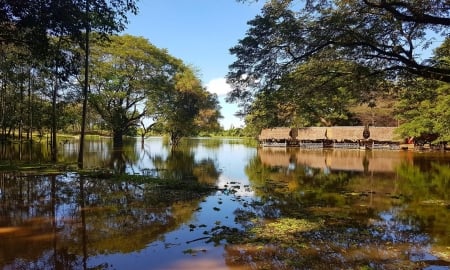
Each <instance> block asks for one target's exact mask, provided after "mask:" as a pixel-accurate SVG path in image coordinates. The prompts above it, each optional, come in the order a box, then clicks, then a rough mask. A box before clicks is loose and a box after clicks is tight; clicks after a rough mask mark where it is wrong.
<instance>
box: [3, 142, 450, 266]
mask: <svg viewBox="0 0 450 270" xmlns="http://www.w3.org/2000/svg"><path fill="white" fill-rule="evenodd" d="M192 142H193V143H192V144H190V145H189V144H188V145H181V146H180V148H178V149H176V150H174V151H172V150H171V149H170V147H169V146H167V145H164V143H162V141H161V140H160V139H149V140H146V141H145V142H144V147H143V145H142V142H141V141H140V140H139V141H137V142H134V143H133V142H131V143H130V144H129V145H126V146H125V148H123V149H121V150H120V151H118V150H114V151H113V150H112V149H111V148H110V145H109V142H108V141H107V140H106V139H102V140H98V141H95V142H92V143H91V144H89V143H88V144H87V147H88V148H89V149H90V150H89V151H87V152H86V153H87V154H86V156H85V158H86V159H87V160H88V162H85V163H86V165H87V166H89V167H90V168H91V169H92V168H102V169H107V170H101V171H100V172H101V173H99V175H100V176H102V177H92V176H87V175H80V174H76V173H71V172H63V173H52V174H46V173H42V172H41V173H37V172H34V171H31V170H27V171H21V172H19V171H9V172H2V173H1V174H0V243H1V244H0V268H5V269H87V268H90V269H126V268H127V267H128V268H129V267H132V266H133V267H134V269H152V268H153V269H180V267H182V268H187V267H191V266H192V267H194V266H197V267H198V268H199V269H204V268H205V267H206V266H207V265H209V266H211V265H213V266H214V267H210V268H211V269H215V268H222V269H234V268H236V269H237V268H241V269H318V268H323V269H329V268H330V267H332V268H335V269H341V268H342V269H371V268H372V269H421V268H426V267H429V266H434V267H435V268H436V267H439V266H440V267H447V268H448V267H449V260H450V256H449V247H450V225H449V223H448V220H450V212H449V209H450V198H449V196H450V192H449V190H450V186H449V185H450V181H449V177H450V169H449V167H450V161H449V160H450V159H449V157H448V155H446V154H442V155H440V154H438V155H431V154H430V155H426V154H420V155H417V154H414V153H410V152H395V151H393V152H386V151H380V152H377V151H371V152H369V151H313V150H310V151H303V150H300V149H282V150H281V151H280V150H274V149H272V150H263V149H258V150H257V151H256V149H255V148H253V147H246V146H244V145H242V144H238V143H236V142H235V141H233V142H232V143H229V142H227V141H221V140H199V139H197V140H193V141H192ZM72 148H73V149H77V147H70V148H67V149H65V150H64V151H62V153H61V155H62V156H61V160H64V161H65V162H70V160H72V158H74V159H73V160H76V155H73V153H71V152H70V151H69V149H72ZM36 156H39V155H36ZM72 156H73V157H72ZM41 157H42V155H41ZM242 160H243V161H242ZM229 164H233V166H230V165H229ZM238 172H239V173H238ZM118 173H119V174H121V173H127V174H128V175H129V176H128V177H116V176H114V175H115V174H118ZM135 174H146V175H148V176H149V177H150V178H151V177H161V178H164V179H172V180H176V181H178V182H177V183H178V185H179V186H178V187H177V188H178V189H177V188H174V189H162V188H155V186H154V185H153V184H152V183H150V182H149V179H142V178H140V177H137V176H136V177H133V176H134V175H135ZM241 175H244V176H241ZM192 182H201V183H207V184H213V185H218V190H216V191H214V192H212V193H208V194H206V195H205V194H200V195H199V194H196V193H193V192H183V191H182V188H180V187H181V186H182V185H183V183H192ZM224 256H225V259H224ZM156 261H158V262H156Z"/></svg>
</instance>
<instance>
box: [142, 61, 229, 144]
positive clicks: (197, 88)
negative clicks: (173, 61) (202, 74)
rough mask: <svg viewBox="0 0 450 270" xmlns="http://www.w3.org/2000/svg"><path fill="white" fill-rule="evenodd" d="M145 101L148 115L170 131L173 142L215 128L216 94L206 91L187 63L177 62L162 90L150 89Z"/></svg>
mask: <svg viewBox="0 0 450 270" xmlns="http://www.w3.org/2000/svg"><path fill="white" fill-rule="evenodd" d="M147 101H148V103H147V106H148V109H149V111H148V115H149V116H151V117H152V118H153V119H154V121H155V122H156V123H155V125H156V126H157V127H158V128H159V129H160V130H161V131H162V132H166V133H168V134H169V135H170V140H171V143H172V145H173V146H177V145H178V143H179V141H180V140H181V138H182V137H185V136H190V135H196V134H197V133H198V132H199V131H201V130H214V129H219V123H218V119H219V118H220V117H221V116H220V113H219V110H220V107H219V103H218V100H217V95H213V94H210V93H208V92H207V91H206V90H205V89H204V88H203V87H202V85H201V81H200V80H199V79H198V78H197V77H196V75H195V73H194V71H193V70H192V69H191V68H189V67H187V66H180V68H179V70H178V72H177V74H176V75H175V76H174V77H173V80H171V81H168V84H166V86H165V88H164V89H163V91H152V93H151V95H150V97H149V98H148V100H147Z"/></svg>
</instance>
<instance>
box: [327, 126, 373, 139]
mask: <svg viewBox="0 0 450 270" xmlns="http://www.w3.org/2000/svg"><path fill="white" fill-rule="evenodd" d="M363 131H364V127H363V126H358V127H329V128H328V129H327V137H328V139H330V140H336V141H344V140H350V141H357V140H360V139H363Z"/></svg>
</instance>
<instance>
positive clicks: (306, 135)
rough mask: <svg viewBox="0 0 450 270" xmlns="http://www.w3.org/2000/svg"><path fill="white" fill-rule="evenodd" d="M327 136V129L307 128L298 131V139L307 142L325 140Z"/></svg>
mask: <svg viewBox="0 0 450 270" xmlns="http://www.w3.org/2000/svg"><path fill="white" fill-rule="evenodd" d="M326 136H327V128H326V127H305V128H299V129H298V136H297V139H298V140H301V141H305V140H325V139H326Z"/></svg>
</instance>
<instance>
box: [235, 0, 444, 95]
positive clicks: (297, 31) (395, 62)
mask: <svg viewBox="0 0 450 270" xmlns="http://www.w3.org/2000/svg"><path fill="white" fill-rule="evenodd" d="M298 2H300V1H294V0H271V1H267V3H266V5H265V6H264V8H263V10H262V14H261V15H258V16H256V17H255V18H254V19H253V20H251V21H250V22H249V25H250V29H249V30H248V32H247V35H246V37H245V38H244V39H242V40H240V41H239V43H238V45H236V46H235V47H233V48H231V50H230V51H231V53H232V54H234V55H235V56H236V57H237V60H236V61H235V62H234V63H233V64H232V65H230V72H229V74H228V82H230V83H231V84H232V85H233V88H234V91H233V92H232V93H231V95H230V100H235V99H241V100H245V99H249V98H250V97H251V92H249V89H256V90H260V89H263V88H264V87H265V86H267V85H276V84H277V80H279V78H280V77H282V76H284V75H286V74H289V73H291V72H292V71H293V70H295V69H296V68H297V67H298V66H299V65H301V64H302V63H305V62H306V61H308V59H310V58H311V57H313V56H315V55H318V54H319V53H321V52H323V51H327V50H334V51H335V52H336V53H333V54H328V55H327V56H328V57H330V58H331V59H340V60H348V61H353V62H356V63H358V64H359V65H362V66H366V67H368V68H370V69H371V70H373V74H380V73H381V74H385V75H386V76H387V78H391V79H394V78H398V76H399V75H413V76H420V77H423V78H433V79H437V80H441V81H444V82H450V75H449V74H450V72H449V71H450V67H449V66H443V65H439V64H438V63H437V62H436V61H434V60H433V59H424V60H422V59H421V57H422V52H423V50H426V49H428V48H429V47H430V46H431V45H432V44H433V41H434V39H433V38H431V35H432V34H434V35H436V36H438V35H441V36H445V35H446V34H447V33H448V25H449V24H448V21H449V20H448V14H449V13H450V6H448V5H447V4H446V3H445V1H402V0H400V1H384V0H350V1H348V0H345V1H344V0H317V1H315V0H311V1H307V4H306V5H304V6H303V5H302V6H303V7H302V8H300V10H297V9H295V8H296V7H298V6H299V5H295V4H296V3H298ZM323 56H325V55H322V57H323Z"/></svg>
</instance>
